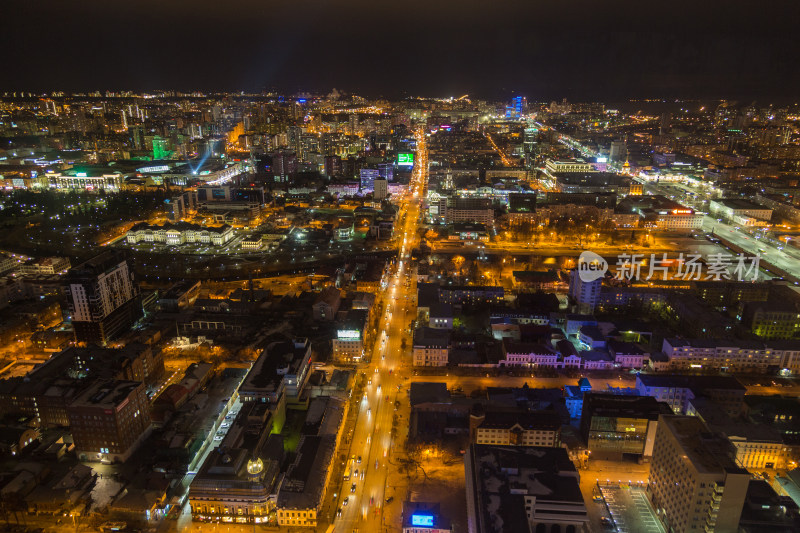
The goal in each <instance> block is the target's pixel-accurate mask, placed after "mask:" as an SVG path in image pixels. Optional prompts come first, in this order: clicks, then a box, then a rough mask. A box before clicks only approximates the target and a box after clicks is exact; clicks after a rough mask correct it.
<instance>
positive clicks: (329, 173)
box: [325, 155, 342, 178]
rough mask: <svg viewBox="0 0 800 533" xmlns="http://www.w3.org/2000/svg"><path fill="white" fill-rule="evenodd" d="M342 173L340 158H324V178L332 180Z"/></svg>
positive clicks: (330, 156) (331, 156)
mask: <svg viewBox="0 0 800 533" xmlns="http://www.w3.org/2000/svg"><path fill="white" fill-rule="evenodd" d="M341 173H342V158H341V157H339V156H338V155H328V156H325V176H326V177H328V178H332V177H334V176H338V175H340V174H341Z"/></svg>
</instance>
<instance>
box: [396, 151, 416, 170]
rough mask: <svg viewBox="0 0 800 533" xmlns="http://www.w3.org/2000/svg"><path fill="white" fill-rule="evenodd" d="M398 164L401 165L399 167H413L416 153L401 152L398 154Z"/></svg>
mask: <svg viewBox="0 0 800 533" xmlns="http://www.w3.org/2000/svg"><path fill="white" fill-rule="evenodd" d="M397 166H399V167H413V166H414V154H412V153H400V154H397Z"/></svg>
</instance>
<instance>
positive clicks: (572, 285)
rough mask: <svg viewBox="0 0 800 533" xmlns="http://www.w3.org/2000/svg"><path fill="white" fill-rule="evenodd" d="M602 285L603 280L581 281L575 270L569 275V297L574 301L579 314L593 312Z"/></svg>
mask: <svg viewBox="0 0 800 533" xmlns="http://www.w3.org/2000/svg"><path fill="white" fill-rule="evenodd" d="M602 285H603V278H598V279H595V280H592V281H583V280H582V279H581V277H580V273H579V271H578V270H577V269H576V270H573V271H571V272H570V273H569V297H570V298H572V299H573V300H575V303H576V304H577V305H578V312H579V313H591V312H592V311H594V308H595V307H596V306H597V302H598V301H599V300H600V287H601V286H602Z"/></svg>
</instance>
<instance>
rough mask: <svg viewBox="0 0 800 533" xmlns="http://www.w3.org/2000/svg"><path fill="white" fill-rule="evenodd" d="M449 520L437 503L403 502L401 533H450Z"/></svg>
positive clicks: (450, 525)
mask: <svg viewBox="0 0 800 533" xmlns="http://www.w3.org/2000/svg"><path fill="white" fill-rule="evenodd" d="M452 531H453V526H452V524H451V522H450V519H449V518H448V517H447V516H445V515H443V514H442V512H441V510H440V509H439V504H438V503H430V502H403V533H451V532H452Z"/></svg>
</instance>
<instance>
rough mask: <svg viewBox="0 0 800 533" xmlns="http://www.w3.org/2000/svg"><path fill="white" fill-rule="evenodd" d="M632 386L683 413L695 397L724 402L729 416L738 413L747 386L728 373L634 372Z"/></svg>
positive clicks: (685, 412) (742, 405) (642, 393)
mask: <svg viewBox="0 0 800 533" xmlns="http://www.w3.org/2000/svg"><path fill="white" fill-rule="evenodd" d="M636 390H637V391H639V394H640V395H642V396H652V397H653V398H655V399H656V400H658V401H659V402H664V403H666V404H668V405H669V406H670V408H672V412H673V413H676V414H687V413H688V412H689V409H690V407H689V406H690V402H691V401H692V400H694V399H695V398H699V397H705V398H710V399H712V400H714V401H716V402H718V403H719V404H721V405H723V406H724V409H725V412H727V413H728V414H729V415H731V416H739V415H740V414H741V412H742V409H743V407H744V397H745V396H744V395H745V393H746V392H747V388H746V387H745V386H744V385H742V384H741V383H740V382H739V381H738V380H737V379H736V378H734V377H731V376H681V375H672V376H664V375H653V374H637V375H636Z"/></svg>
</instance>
